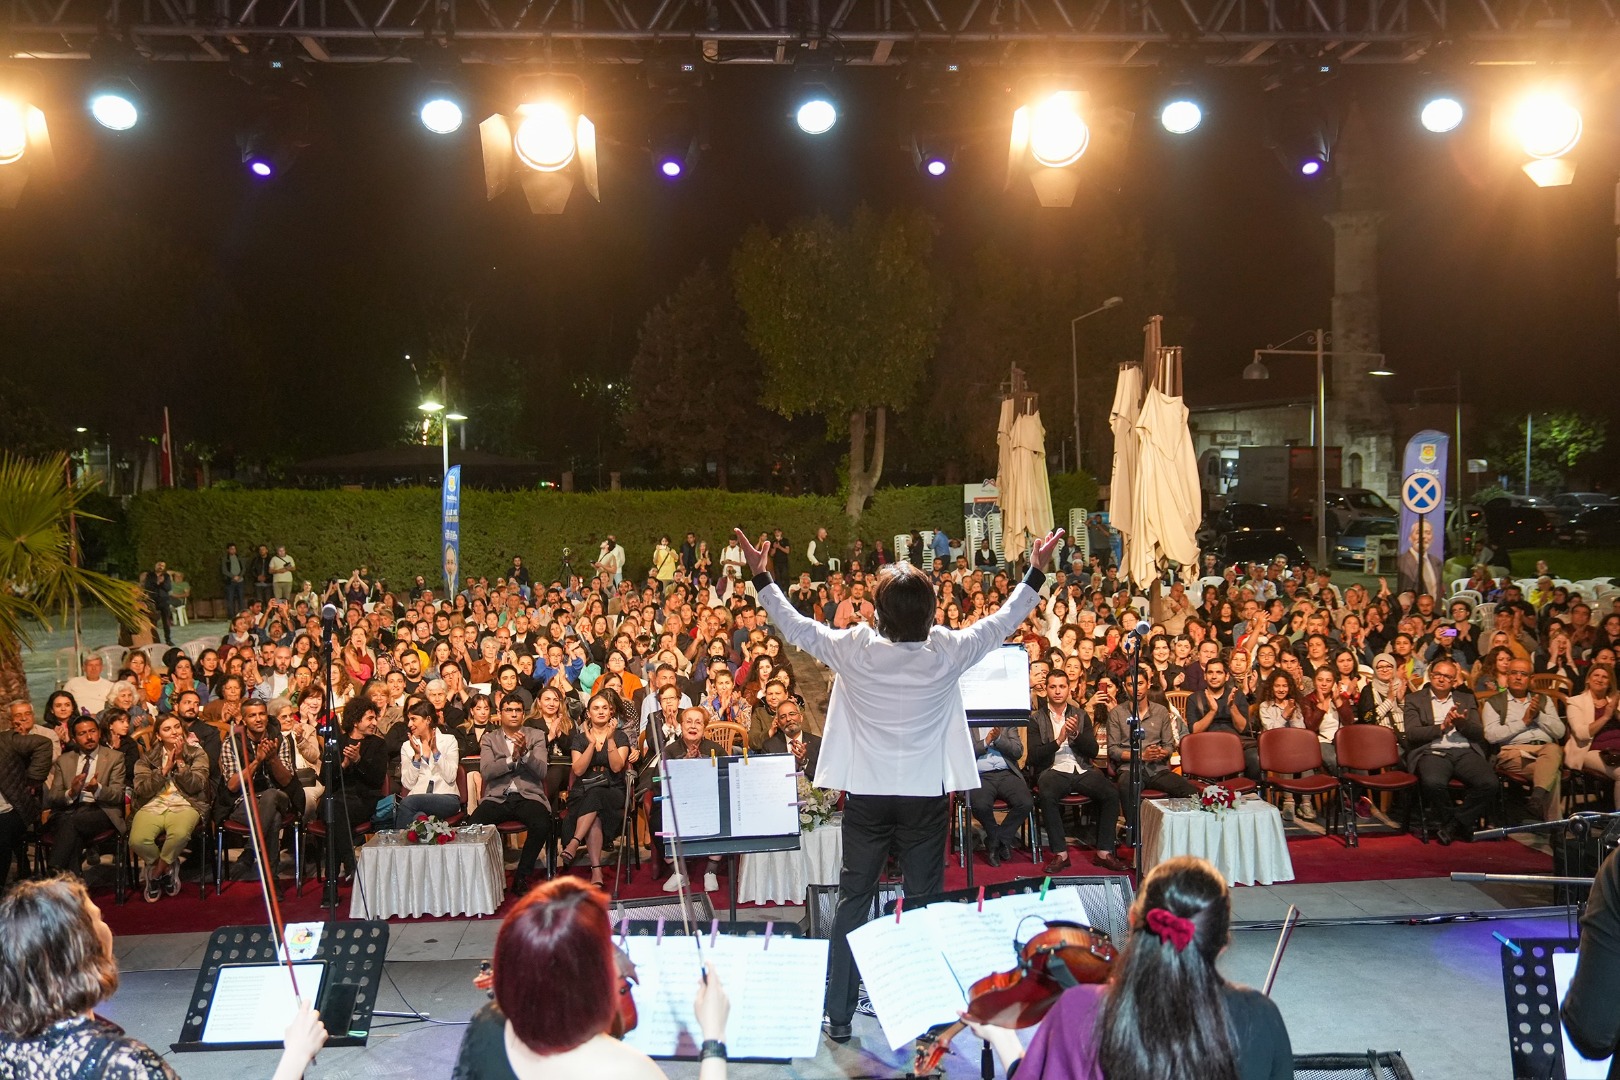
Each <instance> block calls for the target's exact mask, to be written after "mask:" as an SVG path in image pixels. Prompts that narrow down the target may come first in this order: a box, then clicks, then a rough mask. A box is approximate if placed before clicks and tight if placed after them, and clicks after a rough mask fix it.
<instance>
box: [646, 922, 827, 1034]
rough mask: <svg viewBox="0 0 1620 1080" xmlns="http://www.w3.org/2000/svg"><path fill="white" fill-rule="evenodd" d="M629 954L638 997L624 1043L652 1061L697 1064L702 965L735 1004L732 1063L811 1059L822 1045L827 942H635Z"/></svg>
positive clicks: (731, 1025) (681, 939)
mask: <svg viewBox="0 0 1620 1080" xmlns="http://www.w3.org/2000/svg"><path fill="white" fill-rule="evenodd" d="M623 944H624V947H625V951H626V952H628V953H629V954H630V959H631V960H632V961H633V962H634V963H635V965H636V976H637V979H638V982H637V984H636V986H635V988H634V989H633V990H632V991H631V993H632V996H633V997H634V998H635V1001H636V1015H637V1023H636V1028H635V1030H634V1031H631V1032H629V1033H627V1034H626V1035H625V1039H624V1041H625V1042H626V1043H628V1044H630V1045H631V1046H634V1047H636V1048H637V1049H638V1050H640V1051H642V1052H643V1053H645V1054H647V1055H649V1056H651V1057H695V1056H696V1055H697V1052H698V1048H699V1047H700V1046H701V1045H702V1043H703V1033H702V1029H701V1028H700V1027H699V1026H698V1022H697V1016H696V1014H695V1013H694V1012H693V1009H692V1003H693V999H694V998H695V997H696V996H697V988H698V980H699V978H700V975H701V972H702V958H703V957H706V958H707V959H708V961H709V962H710V963H711V964H713V965H714V968H715V971H716V972H717V973H718V974H719V976H720V978H721V980H722V982H724V984H725V987H726V996H727V997H729V998H730V999H731V1019H730V1021H729V1022H728V1024H727V1025H726V1046H727V1050H728V1051H729V1053H730V1054H731V1056H732V1057H733V1058H774V1059H780V1060H786V1059H789V1058H795V1057H800V1058H812V1057H815V1056H816V1049H817V1047H818V1046H819V1045H820V1043H821V1006H822V997H823V988H824V986H825V985H826V982H827V948H828V943H827V942H826V941H824V940H817V939H813V938H789V937H773V938H772V939H771V943H770V948H769V949H766V947H765V939H764V937H763V935H761V936H756V937H748V938H744V937H729V936H721V937H719V938H717V939H715V942H714V945H713V947H710V945H709V943H708V939H707V938H705V939H704V943H703V949H702V952H701V955H700V953H699V950H698V946H697V939H695V938H691V937H682V936H679V935H673V934H671V935H666V936H665V937H664V938H663V941H662V943H660V941H659V939H658V938H656V937H631V938H628V939H626V940H625V941H624V943H623Z"/></svg>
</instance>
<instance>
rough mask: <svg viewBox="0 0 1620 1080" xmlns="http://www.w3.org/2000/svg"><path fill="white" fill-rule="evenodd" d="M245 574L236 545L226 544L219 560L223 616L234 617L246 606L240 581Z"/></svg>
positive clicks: (245, 569) (244, 566) (245, 568)
mask: <svg viewBox="0 0 1620 1080" xmlns="http://www.w3.org/2000/svg"><path fill="white" fill-rule="evenodd" d="M246 576H247V566H246V565H244V564H243V562H242V557H241V556H240V555H238V554H237V553H236V545H235V544H226V545H225V554H224V555H222V556H220V560H219V582H220V585H222V586H223V587H224V589H225V617H226V618H228V619H234V618H235V617H236V615H237V613H238V612H240V611H241V610H242V609H243V608H245V607H247V601H246V599H245V598H244V597H243V595H242V581H243V579H244V578H245V577H246Z"/></svg>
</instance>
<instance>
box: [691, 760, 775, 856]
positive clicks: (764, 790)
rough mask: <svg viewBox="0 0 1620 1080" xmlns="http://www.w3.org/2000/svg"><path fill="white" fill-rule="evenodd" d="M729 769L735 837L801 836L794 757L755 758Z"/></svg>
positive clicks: (735, 762)
mask: <svg viewBox="0 0 1620 1080" xmlns="http://www.w3.org/2000/svg"><path fill="white" fill-rule="evenodd" d="M730 768H731V835H732V836H790V835H797V834H798V832H799V782H798V779H797V775H798V768H799V766H798V762H796V761H795V760H794V758H793V755H792V754H770V755H762V754H755V755H754V756H753V757H751V758H749V759H747V760H746V761H741V760H739V761H733V762H732V763H731V766H730ZM681 832H682V835H685V832H686V830H685V829H684V828H683V829H682V830H681Z"/></svg>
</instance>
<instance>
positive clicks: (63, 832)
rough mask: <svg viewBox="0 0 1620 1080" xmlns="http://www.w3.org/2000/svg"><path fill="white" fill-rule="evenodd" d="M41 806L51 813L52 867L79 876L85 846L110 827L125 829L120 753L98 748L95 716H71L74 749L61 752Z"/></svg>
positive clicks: (98, 740) (98, 737) (122, 767)
mask: <svg viewBox="0 0 1620 1080" xmlns="http://www.w3.org/2000/svg"><path fill="white" fill-rule="evenodd" d="M45 805H46V806H47V807H49V808H50V810H51V823H50V830H51V867H52V868H53V869H56V870H72V871H74V872H77V871H78V869H79V860H80V859H81V858H83V856H84V847H85V844H87V843H88V842H89V841H90V840H91V839H93V838H94V837H97V836H99V835H101V834H102V833H104V832H106V831H107V829H108V827H109V826H110V827H111V828H113V829H116V830H117V831H118V832H124V831H126V830H127V829H128V828H129V824H128V822H126V821H125V820H124V755H123V754H121V753H119V752H118V751H116V750H109V749H107V748H106V747H104V746H102V745H101V727H100V725H99V724H97V723H96V719H95V717H93V716H79V717H75V718H74V721H73V748H72V749H70V750H64V751H63V752H62V756H61V757H59V758H57V759H56V764H55V765H54V766H52V767H51V775H50V779H49V780H47V781H46V782H45Z"/></svg>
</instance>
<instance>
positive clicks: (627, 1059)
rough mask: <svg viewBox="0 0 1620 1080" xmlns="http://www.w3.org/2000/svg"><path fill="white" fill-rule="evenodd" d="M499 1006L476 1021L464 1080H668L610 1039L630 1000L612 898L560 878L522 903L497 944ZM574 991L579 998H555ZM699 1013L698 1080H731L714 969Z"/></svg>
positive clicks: (464, 1053)
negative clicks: (622, 1004) (623, 1003)
mask: <svg viewBox="0 0 1620 1080" xmlns="http://www.w3.org/2000/svg"><path fill="white" fill-rule="evenodd" d="M493 966H494V970H493V972H492V976H491V978H490V979H489V980H488V984H489V986H490V988H492V989H493V990H494V995H495V1000H494V1001H492V1002H490V1003H489V1004H488V1005H485V1006H484V1007H483V1008H481V1009H479V1010H478V1012H476V1013H474V1014H473V1018H472V1022H471V1023H470V1024H468V1026H467V1033H466V1035H465V1036H463V1037H462V1041H461V1051H460V1053H459V1054H458V1055H457V1057H456V1064H455V1068H454V1070H453V1072H452V1075H453V1076H454V1077H456V1080H509V1078H512V1077H517V1078H520V1080H531V1078H540V1077H590V1078H591V1080H662V1078H663V1076H664V1074H663V1072H662V1071H661V1070H660V1069H659V1068H658V1066H657V1065H655V1064H654V1063H653V1061H652V1059H651V1058H649V1057H647V1055H645V1054H643V1053H642V1052H641V1051H639V1050H636V1049H635V1048H633V1047H631V1046H629V1045H628V1044H626V1043H624V1042H621V1041H620V1040H618V1039H615V1038H613V1037H611V1036H610V1035H609V1034H608V1031H609V1029H610V1028H612V1027H613V1025H614V1023H615V1017H616V1015H617V1013H618V1007H619V1004H618V1003H619V999H620V996H621V995H622V994H623V993H624V992H625V990H624V986H623V978H624V976H622V975H621V974H620V972H619V966H618V963H617V962H616V958H615V952H614V948H613V927H612V921H611V919H610V917H609V915H608V907H607V898H606V897H605V896H603V895H602V894H601V893H600V892H597V891H595V890H592V889H588V888H585V887H584V886H583V885H581V884H580V883H579V882H578V881H577V880H575V879H573V878H566V877H565V878H558V879H557V880H556V881H552V882H548V883H546V884H544V885H541V886H539V887H538V888H536V889H535V890H534V891H533V892H531V893H529V894H528V895H527V896H525V897H523V898H522V899H520V900H519V901H518V902H517V903H516V905H515V906H514V907H513V908H512V910H511V912H510V913H509V914H508V915H507V916H506V918H505V920H504V921H503V922H502V923H501V929H500V933H499V935H497V937H496V939H495V956H494V960H493ZM562 985H566V986H567V987H568V988H569V992H568V993H567V994H566V995H562V996H558V995H555V994H553V993H551V992H550V991H551V990H552V989H554V988H555V987H557V986H562ZM696 992H697V999H696V1001H695V1002H694V1004H693V1008H694V1009H695V1011H696V1013H697V1020H698V1027H699V1030H700V1032H701V1033H702V1036H703V1045H702V1047H701V1048H700V1050H699V1056H700V1058H701V1064H700V1065H699V1067H698V1072H697V1078H698V1080H725V1076H726V1050H725V1041H724V1040H725V1036H726V1016H727V1013H729V1012H730V1009H731V1005H730V1002H729V1001H728V1000H727V998H726V992H725V988H724V987H722V986H721V984H720V977H719V975H718V974H716V973H715V971H714V969H713V968H710V969H709V970H708V972H707V974H706V976H705V977H704V979H703V980H702V981H701V982H700V983H699V984H698V986H697V988H696Z"/></svg>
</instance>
